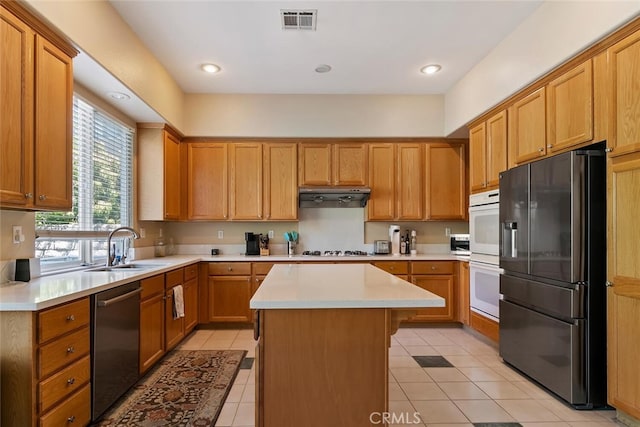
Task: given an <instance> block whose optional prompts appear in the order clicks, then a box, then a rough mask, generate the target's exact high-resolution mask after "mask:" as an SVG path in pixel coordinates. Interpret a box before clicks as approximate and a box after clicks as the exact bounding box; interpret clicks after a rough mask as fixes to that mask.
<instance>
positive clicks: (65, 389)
mask: <svg viewBox="0 0 640 427" xmlns="http://www.w3.org/2000/svg"><path fill="white" fill-rule="evenodd" d="M90 379H91V363H90V361H89V356H88V355H87V356H85V357H83V358H82V359H80V360H78V361H77V362H76V363H74V364H72V365H71V366H69V367H67V368H65V369H63V370H62V371H60V372H58V373H57V374H55V375H53V376H52V377H51V378H47V379H46V380H44V381H42V382H41V383H40V385H39V386H38V387H39V397H40V399H39V401H40V413H43V412H46V411H47V410H48V409H49V408H51V407H52V406H53V405H54V404H55V403H56V402H58V401H60V400H62V399H64V398H66V397H67V396H68V395H70V394H71V393H75V392H76V391H77V390H79V389H80V388H81V387H82V386H84V385H85V384H86V383H88V382H89V380H90Z"/></svg>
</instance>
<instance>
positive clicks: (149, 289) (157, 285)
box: [140, 274, 164, 300]
mask: <svg viewBox="0 0 640 427" xmlns="http://www.w3.org/2000/svg"><path fill="white" fill-rule="evenodd" d="M140 286H141V287H142V293H141V294H140V300H144V299H146V298H149V297H150V296H153V295H156V294H162V293H164V274H158V275H157V276H153V277H149V278H147V279H142V280H141V281H140Z"/></svg>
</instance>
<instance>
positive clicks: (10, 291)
mask: <svg viewBox="0 0 640 427" xmlns="http://www.w3.org/2000/svg"><path fill="white" fill-rule="evenodd" d="M468 260H469V258H468V257H460V256H455V255H451V254H419V255H401V256H391V255H374V256H358V257H345V256H303V255H295V256H292V257H289V256H287V255H271V256H245V255H240V254H237V255H231V254H230V255H216V256H209V255H205V256H202V255H175V256H170V257H163V258H150V259H141V260H135V261H133V262H134V263H139V264H144V266H145V268H144V269H114V270H112V271H105V272H95V271H94V272H89V271H87V270H81V271H72V272H68V273H61V274H54V275H48V276H42V277H38V278H36V279H32V280H31V281H30V282H27V283H22V282H9V283H4V284H1V285H0V312H2V311H37V310H42V309H45V308H49V307H53V306H55V305H58V304H62V303H65V302H69V301H72V300H74V299H78V298H82V297H85V296H89V295H92V294H95V293H98V292H101V291H105V290H107V289H111V288H114V287H116V286H120V285H124V284H126V283H130V282H132V281H135V280H141V279H145V278H147V277H151V276H155V275H156V274H161V273H165V272H167V271H171V270H173V269H176V268H180V267H184V266H186V265H189V264H193V263H196V262H200V261H203V262H238V261H245V262H277V263H282V262H284V263H305V262H313V263H316V262H332V263H335V262H336V261H340V262H345V263H349V262H354V261H468Z"/></svg>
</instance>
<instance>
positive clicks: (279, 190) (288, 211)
mask: <svg viewBox="0 0 640 427" xmlns="http://www.w3.org/2000/svg"><path fill="white" fill-rule="evenodd" d="M297 149H298V144H295V143H267V144H264V145H263V151H262V156H263V165H264V166H263V174H264V179H263V197H264V203H263V213H264V219H266V220H296V219H298V179H297V178H298V171H297V168H296V165H297V160H298V158H297Z"/></svg>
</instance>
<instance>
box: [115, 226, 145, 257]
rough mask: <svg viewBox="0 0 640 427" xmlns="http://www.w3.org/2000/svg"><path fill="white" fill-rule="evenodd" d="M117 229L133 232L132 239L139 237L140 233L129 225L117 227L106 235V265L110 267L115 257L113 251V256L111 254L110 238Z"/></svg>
mask: <svg viewBox="0 0 640 427" xmlns="http://www.w3.org/2000/svg"><path fill="white" fill-rule="evenodd" d="M118 231H130V232H131V233H132V234H133V238H134V239H139V238H140V234H138V232H137V231H136V230H134V229H133V228H131V227H118V228H116V229H115V230H113V231H112V232H111V233H109V237H107V267H111V266H112V265H113V260H114V259H115V257H116V254H115V251H114V254H113V256H112V255H111V238H112V237H113V235H114V234H116V233H117V232H118ZM123 249H124V246H123Z"/></svg>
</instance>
